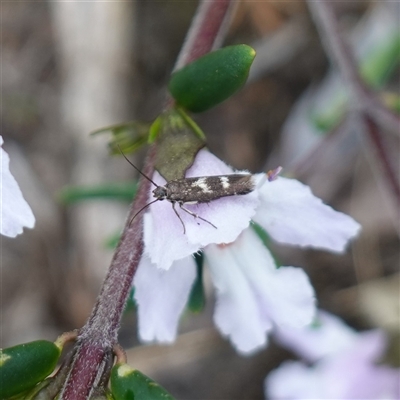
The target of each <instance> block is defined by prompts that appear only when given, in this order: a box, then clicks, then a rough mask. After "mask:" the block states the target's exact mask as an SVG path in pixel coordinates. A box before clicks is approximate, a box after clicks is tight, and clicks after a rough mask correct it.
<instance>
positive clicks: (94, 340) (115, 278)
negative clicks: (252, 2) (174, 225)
mask: <svg viewBox="0 0 400 400" xmlns="http://www.w3.org/2000/svg"><path fill="white" fill-rule="evenodd" d="M231 3H232V0H211V1H210V0H204V1H202V2H201V4H200V6H199V9H198V11H197V15H196V17H195V19H194V21H193V23H192V26H191V28H190V30H189V33H188V35H187V40H186V42H185V45H184V47H183V48H182V51H181V53H180V55H179V57H178V60H177V63H176V68H180V67H182V66H184V65H186V64H188V63H189V62H191V61H193V60H195V59H197V58H198V57H200V56H202V55H204V54H206V53H208V52H209V51H210V50H212V49H213V47H214V46H215V43H216V41H217V39H218V37H219V35H221V31H222V28H223V26H224V21H225V20H226V17H227V14H228V10H229V6H230V4H231ZM171 105H172V102H167V106H171ZM156 152H157V148H156V146H155V145H153V146H152V147H151V148H150V149H149V152H148V154H147V157H146V162H145V166H144V169H143V172H144V173H145V174H146V175H147V176H152V175H153V171H154V161H155V158H156ZM149 193H150V182H149V181H148V180H146V179H144V178H142V179H141V180H140V182H139V188H138V192H137V195H136V198H135V201H134V202H133V204H132V206H131V210H130V213H129V216H128V219H127V223H126V225H125V229H124V232H123V234H122V237H121V240H120V242H119V244H118V247H117V249H116V251H115V254H114V257H113V259H112V262H111V266H110V269H109V271H108V274H107V276H106V278H105V281H104V283H103V286H102V288H101V292H100V295H99V297H98V299H97V301H96V304H95V306H94V308H93V311H92V314H91V316H90V318H89V319H88V321H87V323H86V324H85V326H84V327H83V328H82V329H81V330H80V331H79V335H78V341H77V345H76V348H75V355H74V358H73V362H72V365H71V369H70V371H69V375H68V378H67V379H66V382H65V385H64V388H63V391H62V393H61V396H60V398H62V399H67V400H84V399H88V398H89V397H90V395H91V393H92V391H93V388H94V387H95V386H96V384H97V382H98V381H99V380H100V378H101V375H102V374H103V373H104V370H105V368H106V367H107V365H108V361H109V359H110V357H111V356H112V348H113V346H114V345H115V344H116V342H117V335H118V330H119V327H120V322H121V316H122V313H123V310H124V306H125V303H126V301H127V299H128V296H129V293H130V289H131V285H132V281H133V277H134V276H135V273H136V270H137V267H138V265H139V262H140V259H141V257H142V254H143V213H141V214H139V215H138V216H137V217H136V218H135V219H134V220H133V222H132V223H131V224H130V220H131V217H132V216H133V215H135V214H136V212H137V211H139V210H140V209H141V208H142V207H143V206H145V204H146V203H147V202H148V200H149Z"/></svg>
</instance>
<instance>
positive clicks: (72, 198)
mask: <svg viewBox="0 0 400 400" xmlns="http://www.w3.org/2000/svg"><path fill="white" fill-rule="evenodd" d="M136 190H137V183H132V182H124V183H122V182H119V183H111V182H110V183H104V184H101V185H98V186H92V187H90V186H67V187H65V188H64V189H62V190H61V191H60V192H59V194H58V197H59V199H60V201H61V202H63V203H64V204H67V205H70V204H74V203H77V202H80V201H84V200H99V199H111V200H119V201H127V202H130V201H132V199H133V198H134V196H135V195H136Z"/></svg>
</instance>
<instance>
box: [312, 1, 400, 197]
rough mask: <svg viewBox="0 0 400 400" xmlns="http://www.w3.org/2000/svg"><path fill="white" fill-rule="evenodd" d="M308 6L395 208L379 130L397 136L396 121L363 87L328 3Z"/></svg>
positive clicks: (392, 175) (395, 186) (399, 122)
mask: <svg viewBox="0 0 400 400" xmlns="http://www.w3.org/2000/svg"><path fill="white" fill-rule="evenodd" d="M308 6H309V8H310V10H311V12H312V14H313V17H314V20H315V23H316V25H317V28H318V31H319V34H320V36H321V38H322V42H323V44H324V46H325V50H326V52H327V54H328V55H329V56H330V57H331V59H332V61H333V62H335V63H336V64H337V66H338V68H339V71H340V73H341V75H342V76H343V78H344V79H345V83H346V87H347V88H348V90H349V93H350V97H351V102H350V105H351V106H352V107H353V108H354V109H355V111H356V112H357V113H358V114H359V116H360V117H361V118H362V119H363V120H364V121H365V125H363V126H362V129H363V132H365V134H366V136H367V137H368V139H369V140H370V141H371V143H372V145H373V146H374V147H375V148H376V151H375V154H376V155H377V157H378V159H379V161H380V163H381V165H382V171H383V172H384V174H385V176H386V181H387V182H388V183H389V184H390V186H391V189H392V193H393V195H394V197H395V200H396V203H398V204H399V203H400V185H399V182H398V179H397V177H396V172H395V171H396V168H395V167H394V165H393V163H392V160H391V158H390V156H389V154H388V152H387V151H386V148H385V146H384V145H383V143H384V140H383V138H382V137H381V136H382V132H381V130H382V129H381V128H386V130H387V131H388V132H389V131H390V132H392V133H396V134H397V135H398V134H399V133H400V119H399V118H398V117H397V116H395V115H394V114H392V113H391V112H390V111H389V110H388V109H387V108H385V107H384V106H383V105H382V103H381V102H380V101H379V100H378V98H377V97H376V95H375V93H373V92H372V91H371V90H370V89H369V88H367V87H366V85H365V84H364V82H363V80H362V78H361V76H360V74H359V72H358V67H357V63H356V61H355V58H354V56H353V53H352V52H351V49H350V48H349V46H348V44H347V43H346V42H345V40H344V39H343V37H342V36H341V34H340V29H339V25H338V22H337V19H336V16H335V13H334V10H333V8H332V7H333V6H332V3H331V2H330V1H315V0H308Z"/></svg>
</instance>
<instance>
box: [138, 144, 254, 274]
mask: <svg viewBox="0 0 400 400" xmlns="http://www.w3.org/2000/svg"><path fill="white" fill-rule="evenodd" d="M232 173H233V170H232V169H231V168H230V167H228V166H227V165H226V164H225V163H223V162H222V161H221V160H219V159H218V158H217V157H215V156H214V155H212V154H211V153H210V152H208V151H207V150H200V151H199V153H198V154H197V156H196V159H195V161H194V164H193V165H192V167H191V168H189V170H188V171H187V174H186V176H187V177H202V176H212V175H226V174H232ZM245 173H246V172H245ZM153 180H154V181H155V182H156V183H157V184H158V185H165V183H166V181H165V180H164V179H163V178H162V177H161V176H160V175H159V174H158V173H157V172H155V174H154V176H153ZM152 199H154V198H152ZM258 204H259V199H258V193H257V191H254V192H251V193H249V194H246V195H241V196H230V197H223V198H219V199H216V200H213V201H211V202H210V203H207V204H205V203H202V204H196V205H184V207H185V208H187V209H188V210H190V211H191V212H193V213H195V214H197V215H199V217H201V218H202V219H205V220H206V221H208V222H209V223H207V222H206V221H203V220H202V219H200V218H194V217H193V216H192V215H190V214H188V213H187V212H185V211H184V210H182V209H180V207H179V205H178V204H176V205H175V209H176V211H177V213H179V216H180V217H181V219H182V221H183V223H184V225H185V230H186V233H185V234H184V228H183V226H182V223H181V221H180V220H179V218H178V216H177V215H176V214H175V212H174V210H173V205H172V203H170V202H169V201H158V202H156V203H154V204H152V205H151V206H150V213H147V214H146V215H145V218H144V224H145V225H144V227H145V229H144V242H145V249H146V253H147V254H148V255H149V257H150V259H151V261H152V262H153V263H155V264H157V265H158V266H159V267H161V268H165V269H168V268H169V266H170V265H171V263H172V262H173V261H174V260H178V259H181V258H183V257H186V256H189V255H190V254H193V253H194V252H196V251H198V250H199V249H200V248H202V247H204V246H206V245H208V244H211V243H229V242H232V241H234V240H235V239H236V238H237V237H238V235H239V234H240V232H242V231H243V229H245V228H246V227H247V226H248V225H249V223H250V219H251V218H252V216H253V215H254V214H255V210H256V208H257V206H258ZM211 224H213V225H215V226H216V228H215V227H213V226H212V225H211Z"/></svg>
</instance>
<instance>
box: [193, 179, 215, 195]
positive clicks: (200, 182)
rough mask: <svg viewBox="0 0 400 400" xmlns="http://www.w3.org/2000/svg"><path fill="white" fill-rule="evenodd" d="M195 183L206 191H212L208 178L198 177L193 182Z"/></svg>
mask: <svg viewBox="0 0 400 400" xmlns="http://www.w3.org/2000/svg"><path fill="white" fill-rule="evenodd" d="M193 185H195V186H198V187H199V188H200V189H201V190H202V191H203V192H204V193H211V190H210V187H209V186H208V184H207V182H206V178H200V179H197V181H195V182H193Z"/></svg>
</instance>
